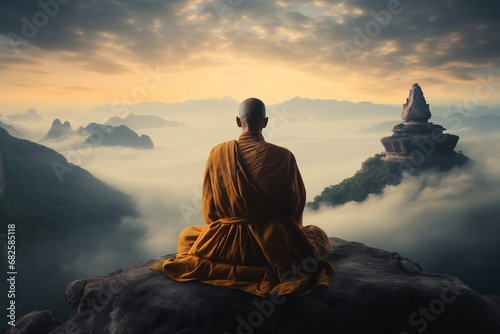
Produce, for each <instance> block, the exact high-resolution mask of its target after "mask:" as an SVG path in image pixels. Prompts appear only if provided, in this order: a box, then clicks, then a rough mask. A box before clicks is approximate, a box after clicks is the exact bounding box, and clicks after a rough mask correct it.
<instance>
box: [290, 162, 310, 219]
mask: <svg viewBox="0 0 500 334" xmlns="http://www.w3.org/2000/svg"><path fill="white" fill-rule="evenodd" d="M305 205H306V188H305V186H304V182H303V181H302V176H301V175H300V171H299V167H298V166H297V162H296V161H295V157H294V156H293V154H291V157H290V164H289V171H288V191H287V194H286V198H285V210H286V213H287V214H288V215H289V216H290V217H291V218H292V220H293V221H294V222H296V223H297V224H298V225H299V226H302V212H303V211H304V206H305Z"/></svg>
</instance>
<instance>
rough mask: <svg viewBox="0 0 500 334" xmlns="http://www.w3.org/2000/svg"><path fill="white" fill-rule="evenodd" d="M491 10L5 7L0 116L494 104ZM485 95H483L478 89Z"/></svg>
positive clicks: (424, 2)
mask: <svg viewBox="0 0 500 334" xmlns="http://www.w3.org/2000/svg"><path fill="white" fill-rule="evenodd" d="M499 10H500V3H499V2H498V1H493V0H477V1H466V0H442V1H436V0H400V1H397V0H380V1H379V0H352V1H338V0H300V1H298V0H265V1H264V0H210V1H208V0H157V1H155V0H147V1H146V0H143V1H139V0H134V1H132V0H114V1H111V0H99V1H97V0H93V1H91V0H89V1H84V0H41V1H34V0H33V1H28V0H23V1H19V0H3V1H2V2H1V4H0V71H1V76H0V110H1V112H0V113H2V114H9V113H14V112H21V111H25V110H26V109H27V108H32V107H35V108H37V109H38V110H39V111H41V112H42V113H43V112H53V111H56V110H59V109H70V110H85V108H88V107H92V106H95V105H102V104H106V103H118V102H119V103H129V102H131V103H134V102H139V101H142V100H145V101H162V102H182V101H185V100H188V99H205V98H222V97H223V96H231V97H233V98H235V99H236V100H238V101H241V100H243V99H244V98H246V97H248V96H257V97H260V98H262V99H263V100H264V101H265V102H266V103H278V102H282V101H285V100H287V99H290V98H293V97H295V96H301V97H309V98H321V99H337V100H349V101H372V102H375V103H395V104H396V103H397V104H399V103H401V96H404V95H406V92H407V89H408V87H411V85H412V84H413V83H414V82H419V83H420V84H421V85H424V86H425V87H426V97H427V98H428V100H429V99H430V100H432V101H434V103H435V104H442V105H449V104H452V103H460V102H462V101H463V99H464V98H467V97H470V96H476V97H478V98H479V100H480V103H481V104H482V105H497V104H499V103H500V94H491V92H492V91H493V90H492V88H491V86H489V88H490V90H487V89H486V88H484V87H483V88H478V87H481V85H482V84H484V81H485V80H486V81H489V82H490V83H492V84H496V85H497V86H499V81H500V71H499V65H500V34H499V33H498V31H500V21H499V20H498V17H499V15H498V14H499ZM481 89H482V90H481Z"/></svg>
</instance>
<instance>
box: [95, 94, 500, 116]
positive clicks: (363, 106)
mask: <svg viewBox="0 0 500 334" xmlns="http://www.w3.org/2000/svg"><path fill="white" fill-rule="evenodd" d="M264 102H265V101H264ZM238 107H239V102H238V101H236V100H235V99H233V98H231V97H224V98H222V99H200V100H187V101H184V102H176V103H164V102H157V101H156V102H145V101H144V102H140V103H138V104H134V105H115V106H113V105H110V104H107V105H104V106H100V107H94V108H92V109H91V110H90V111H89V112H90V113H91V114H93V115H96V116H98V117H103V116H108V117H120V118H126V117H128V115H129V114H130V113H132V114H133V115H135V116H137V115H155V116H157V117H168V118H170V119H186V118H191V117H197V118H206V117H211V118H218V119H224V118H227V117H233V116H235V115H237V113H238ZM401 109H402V104H375V103H372V102H368V101H363V102H350V101H345V100H342V101H339V100H334V99H310V98H302V97H294V98H292V99H290V100H287V101H284V102H280V103H275V104H269V105H267V112H268V116H270V117H273V112H274V110H276V111H277V112H280V111H283V110H286V111H287V113H289V114H292V115H294V116H295V117H296V118H297V119H300V120H322V119H325V120H326V119H328V120H350V119H353V120H355V119H360V118H367V119H377V118H378V119H385V120H387V119H390V118H394V119H398V118H399V117H400V115H401ZM456 110H460V109H459V108H457V107H456V106H450V107H440V106H433V107H432V113H433V114H434V115H435V116H438V117H442V116H443V115H448V116H450V115H452V114H453V113H455V112H456ZM464 112H467V113H468V114H469V115H470V117H478V116H486V115H497V116H500V108H496V107H495V106H492V107H487V106H476V107H475V108H474V109H472V110H465V111H464ZM121 115H127V116H121Z"/></svg>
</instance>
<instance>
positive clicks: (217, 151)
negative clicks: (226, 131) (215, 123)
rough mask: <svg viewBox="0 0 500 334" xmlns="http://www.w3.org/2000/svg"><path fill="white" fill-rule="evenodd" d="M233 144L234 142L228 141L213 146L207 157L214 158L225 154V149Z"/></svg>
mask: <svg viewBox="0 0 500 334" xmlns="http://www.w3.org/2000/svg"><path fill="white" fill-rule="evenodd" d="M233 142H234V140H229V141H226V142H223V143H220V144H217V145H215V146H214V147H212V149H211V150H210V154H209V157H216V156H219V155H221V154H225V152H226V151H227V148H228V147H229V146H230V145H233Z"/></svg>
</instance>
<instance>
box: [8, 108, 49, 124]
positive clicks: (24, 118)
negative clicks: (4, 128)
mask: <svg viewBox="0 0 500 334" xmlns="http://www.w3.org/2000/svg"><path fill="white" fill-rule="evenodd" d="M6 118H7V119H8V120H9V121H13V122H39V121H41V120H42V117H41V116H40V114H38V112H37V111H36V110H35V109H28V110H27V111H26V112H25V113H24V114H14V115H9V116H6Z"/></svg>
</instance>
